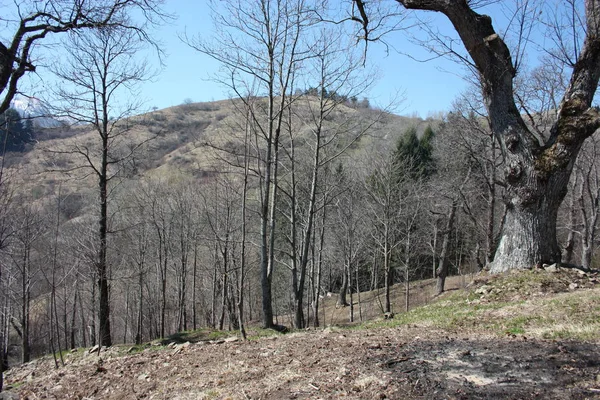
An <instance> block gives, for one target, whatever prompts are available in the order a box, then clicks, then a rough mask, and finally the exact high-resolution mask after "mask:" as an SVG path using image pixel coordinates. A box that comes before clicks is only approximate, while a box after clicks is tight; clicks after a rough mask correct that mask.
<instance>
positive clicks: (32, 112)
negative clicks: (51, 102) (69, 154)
mask: <svg viewBox="0 0 600 400" xmlns="http://www.w3.org/2000/svg"><path fill="white" fill-rule="evenodd" d="M10 105H11V107H12V108H14V109H15V110H17V112H18V113H19V114H20V115H21V117H23V118H31V119H32V120H33V125H34V126H36V127H39V128H56V127H59V126H61V125H62V123H61V122H60V121H59V120H57V119H55V118H52V117H51V116H50V112H49V111H48V108H47V107H46V106H45V105H44V103H43V102H42V101H41V100H39V99H37V98H35V97H25V96H16V97H15V98H14V99H13V101H12V102H11V103H10Z"/></svg>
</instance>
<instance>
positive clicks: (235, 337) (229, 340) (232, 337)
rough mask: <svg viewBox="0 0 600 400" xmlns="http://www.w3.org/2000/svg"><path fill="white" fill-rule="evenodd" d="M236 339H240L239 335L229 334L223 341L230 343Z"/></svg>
mask: <svg viewBox="0 0 600 400" xmlns="http://www.w3.org/2000/svg"><path fill="white" fill-rule="evenodd" d="M238 340H240V338H239V337H237V336H231V337H228V338H226V339H225V343H232V342H237V341H238Z"/></svg>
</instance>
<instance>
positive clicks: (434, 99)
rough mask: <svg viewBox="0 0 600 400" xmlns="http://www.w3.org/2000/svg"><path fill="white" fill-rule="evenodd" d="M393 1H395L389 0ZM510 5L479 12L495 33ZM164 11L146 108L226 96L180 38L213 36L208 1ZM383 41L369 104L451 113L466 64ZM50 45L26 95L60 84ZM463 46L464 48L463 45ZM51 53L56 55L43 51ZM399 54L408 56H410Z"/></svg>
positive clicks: (171, 2)
mask: <svg viewBox="0 0 600 400" xmlns="http://www.w3.org/2000/svg"><path fill="white" fill-rule="evenodd" d="M217 1H218V0H217ZM332 1H334V4H339V5H342V6H344V7H345V6H347V5H348V4H349V0H332ZM336 1H337V3H335V2H336ZM390 2H391V4H395V3H394V2H393V1H391V0H390ZM509 3H510V4H516V3H514V2H499V3H496V4H495V5H492V6H491V8H490V7H487V8H486V9H485V10H479V11H480V12H485V13H489V14H490V15H492V17H493V19H494V23H495V27H496V29H497V31H499V32H501V29H502V26H501V25H502V24H503V23H504V24H506V20H507V18H509V17H508V16H507V15H509V14H510V11H507V9H508V7H509V6H508V4H509ZM549 3H550V2H549ZM374 4H375V3H374ZM165 11H166V12H167V13H170V14H173V15H175V16H176V19H175V20H173V21H172V22H170V23H168V24H165V25H164V26H161V27H159V28H157V30H156V31H155V32H154V36H155V37H157V38H158V39H159V40H160V41H161V42H162V44H163V45H164V49H165V51H166V53H167V55H166V57H165V58H164V60H163V61H164V67H163V68H162V69H161V70H160V72H159V74H158V75H156V76H155V77H154V79H153V80H152V81H150V82H146V83H144V84H143V86H142V87H141V88H140V93H139V96H140V98H141V100H142V101H143V102H144V108H145V110H150V109H152V108H153V107H157V108H159V109H162V108H166V107H170V106H176V105H180V104H182V103H183V102H184V100H187V99H191V100H192V101H194V102H202V101H213V100H222V99H226V98H228V97H229V93H228V90H227V88H225V87H223V86H221V85H220V84H218V83H215V82H213V81H212V80H211V76H214V74H215V73H216V72H217V71H218V69H219V65H218V64H217V62H215V61H214V60H212V59H211V58H210V57H208V56H206V55H203V54H201V53H199V52H197V51H195V50H194V49H192V48H190V47H189V46H188V45H187V44H185V43H184V42H183V41H182V40H181V39H180V38H179V37H180V36H182V35H184V34H185V33H187V34H188V35H190V36H196V35H201V36H203V37H210V36H211V35H212V31H213V23H212V19H211V15H210V9H209V7H208V5H207V0H166V2H165ZM419 15H420V16H421V17H423V18H426V19H427V20H428V24H429V25H428V26H430V27H433V28H434V29H437V30H438V31H439V32H441V33H442V34H448V35H452V36H455V33H454V30H453V29H452V27H451V25H450V23H449V22H448V21H447V19H446V18H445V17H444V16H442V15H439V14H436V13H431V12H425V13H421V14H419ZM411 32H415V30H414V29H413V30H412V31H411ZM0 33H2V31H1V30H0ZM2 36H4V35H2ZM58 38H59V35H57V36H55V37H52V38H47V39H48V40H47V41H46V42H44V43H45V44H46V46H47V45H48V43H50V42H51V41H52V40H58ZM537 39H539V38H537ZM385 40H386V41H387V42H388V43H389V44H390V47H389V48H386V46H385V45H383V44H380V43H370V44H369V47H368V59H369V62H370V63H371V64H372V66H373V67H376V68H377V69H378V73H379V74H378V75H379V80H378V81H377V82H376V83H375V85H374V86H372V88H371V89H370V91H369V92H368V93H366V95H367V96H368V98H369V100H370V102H371V104H374V105H376V106H380V107H386V106H387V105H388V104H389V103H390V101H391V100H392V99H394V98H397V97H398V94H399V93H402V94H404V97H405V100H404V101H403V102H402V103H400V104H397V105H396V106H395V108H394V109H393V111H395V112H396V113H398V114H402V115H411V116H412V115H418V116H421V117H422V118H426V117H428V116H429V115H436V113H438V112H445V111H449V110H450V109H451V107H452V103H453V101H454V100H455V99H456V98H457V96H458V95H459V94H461V92H463V91H464V90H465V89H466V87H467V83H466V82H465V80H464V79H463V78H462V77H463V76H464V75H465V71H464V68H463V67H461V66H459V65H457V64H455V63H454V62H452V61H450V60H447V59H442V58H438V59H434V60H431V61H427V62H419V61H416V60H415V59H420V60H425V59H428V58H430V57H431V56H430V55H429V54H428V53H427V52H426V51H425V50H424V49H423V48H421V47H420V46H417V45H414V44H412V43H410V41H409V40H408V38H407V34H406V32H395V33H392V34H389V35H386V36H385ZM541 40H543V39H541ZM538 42H539V40H538ZM362 45H363V44H362V43H359V44H358V46H362ZM532 47H533V46H530V48H532ZM46 48H48V49H51V51H50V53H44V52H43V50H44V48H43V46H42V48H38V49H37V50H40V51H38V53H36V54H37V55H38V57H40V58H39V59H38V61H40V62H39V63H38V65H39V66H40V68H38V73H39V75H30V76H29V77H30V80H29V81H28V84H25V81H24V84H23V85H21V86H22V89H23V90H24V91H25V92H26V93H28V94H30V95H33V96H41V97H43V94H44V92H48V88H49V87H52V86H53V85H56V83H55V80H53V78H52V75H51V74H49V73H45V72H44V71H45V68H44V66H43V64H44V63H52V62H55V61H52V59H53V58H56V57H58V58H61V55H60V53H61V52H62V50H59V49H62V47H46ZM361 49H362V47H361ZM386 50H389V51H386ZM461 50H464V49H463V48H462V47H461ZM67 51H68V50H67ZM52 53H54V54H53V56H54V57H52V56H45V55H44V54H46V55H48V54H52ZM401 53H406V54H410V55H411V57H412V58H411V57H408V56H407V55H405V54H401ZM532 58H533V57H532ZM148 60H149V62H150V64H151V66H152V67H153V68H154V69H156V70H158V69H159V63H158V61H157V60H156V57H155V55H154V54H150V56H149V58H148ZM534 62H535V60H534Z"/></svg>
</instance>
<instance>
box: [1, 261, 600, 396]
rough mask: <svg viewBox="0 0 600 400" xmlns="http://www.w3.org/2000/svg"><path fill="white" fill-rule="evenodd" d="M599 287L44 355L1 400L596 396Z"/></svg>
mask: <svg viewBox="0 0 600 400" xmlns="http://www.w3.org/2000/svg"><path fill="white" fill-rule="evenodd" d="M574 281H575V282H576V283H577V287H575V286H574V285H573V282H574ZM597 283H598V281H597V276H590V275H577V274H573V273H572V272H562V273H557V274H549V273H547V272H543V271H542V272H536V271H532V272H527V273H526V274H524V275H515V276H507V277H504V278H501V279H496V278H491V279H490V278H481V279H478V281H477V282H476V283H475V284H474V285H472V286H471V287H470V288H468V289H467V290H464V291H463V290H461V291H452V292H451V293H449V294H447V295H445V296H442V298H440V299H438V300H437V301H436V302H432V303H431V304H429V305H426V306H423V307H420V308H416V309H414V310H412V311H411V312H410V313H407V314H401V315H397V316H396V319H394V320H393V321H382V320H375V321H372V322H370V323H367V324H364V325H361V326H358V327H357V326H353V327H346V328H340V327H330V328H326V329H323V330H322V329H319V330H306V331H301V332H293V333H290V334H286V335H279V334H277V335H273V336H268V337H262V338H254V339H252V340H249V341H245V342H244V341H241V340H238V339H237V338H236V337H231V338H228V339H220V340H212V341H211V340H206V341H199V342H197V343H181V344H171V345H167V346H165V345H160V344H159V343H155V344H153V345H151V344H149V345H147V346H145V347H143V348H130V349H128V348H127V347H121V348H119V347H115V348H111V349H108V350H106V351H104V352H102V353H101V354H100V356H98V355H97V354H89V352H87V351H83V350H80V351H78V352H76V353H72V354H68V355H67V356H66V365H65V366H64V367H61V368H58V369H55V368H54V366H53V361H52V359H51V358H49V357H46V358H44V359H40V360H37V361H35V362H33V363H30V364H27V365H25V366H22V367H19V368H14V369H13V370H11V371H9V373H8V374H7V383H8V384H9V385H11V386H12V389H11V390H10V391H9V392H8V393H9V395H5V396H6V398H10V396H13V397H14V398H23V399H31V400H33V399H338V398H348V399H385V398H387V399H537V398H539V399H595V398H599V399H600V329H599V327H600V307H599V305H600V287H599V286H600V285H598V284H597ZM517 286H519V289H518V290H517V289H516V287H517ZM128 350H129V352H128ZM0 398H1V396H0Z"/></svg>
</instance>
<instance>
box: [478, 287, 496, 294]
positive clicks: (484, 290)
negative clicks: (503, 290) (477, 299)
mask: <svg viewBox="0 0 600 400" xmlns="http://www.w3.org/2000/svg"><path fill="white" fill-rule="evenodd" d="M491 291H492V288H491V287H490V286H488V285H483V286H482V287H480V288H479V289H477V290H476V291H475V293H476V294H488V293H489V292H491Z"/></svg>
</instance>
